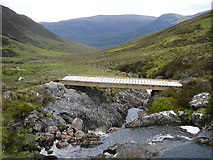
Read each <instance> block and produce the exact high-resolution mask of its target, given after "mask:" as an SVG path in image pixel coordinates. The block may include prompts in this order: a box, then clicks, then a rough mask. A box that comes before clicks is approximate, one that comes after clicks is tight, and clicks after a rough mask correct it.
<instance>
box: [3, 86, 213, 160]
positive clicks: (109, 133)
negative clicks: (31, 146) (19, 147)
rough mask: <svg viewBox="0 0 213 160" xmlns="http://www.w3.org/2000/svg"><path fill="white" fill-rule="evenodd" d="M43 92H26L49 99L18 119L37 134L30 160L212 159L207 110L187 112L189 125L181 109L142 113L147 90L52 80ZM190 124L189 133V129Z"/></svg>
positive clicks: (6, 94)
mask: <svg viewBox="0 0 213 160" xmlns="http://www.w3.org/2000/svg"><path fill="white" fill-rule="evenodd" d="M42 90H43V93H45V94H44V95H41V93H40V92H36V91H30V94H31V95H32V96H33V97H34V98H35V99H36V100H38V99H39V100H40V99H42V96H44V97H45V98H46V97H48V102H46V101H45V103H44V102H43V103H42V105H43V107H42V108H40V109H37V110H33V111H31V112H29V114H28V115H27V116H26V118H25V119H24V121H23V125H24V127H26V128H28V130H29V131H30V134H33V135H35V136H36V140H35V141H36V142H35V143H36V149H37V150H38V151H39V152H40V154H35V155H34V158H37V157H55V158H94V157H116V158H153V157H156V158H195V157H196V158H197V157H200V158H209V157H211V147H212V138H211V136H209V134H206V133H209V132H211V131H212V127H210V128H205V127H206V126H205V125H204V124H209V121H207V119H208V116H207V115H206V114H201V113H193V114H191V115H190V116H192V118H191V119H190V123H188V122H189V121H186V120H183V119H182V115H183V114H184V111H180V112H178V113H176V112H174V111H173V110H170V111H164V112H159V113H154V114H147V110H148V108H147V102H148V100H149V99H150V94H149V93H147V92H146V91H145V90H116V91H113V90H110V89H102V90H98V89H95V88H89V87H88V88H87V87H86V88H85V87H79V88H69V87H67V86H64V85H63V84H60V83H56V82H50V83H48V84H46V85H45V86H43V87H42ZM28 94H29V93H28ZM4 97H5V98H7V99H11V100H13V99H15V98H17V94H16V93H13V92H6V93H5V94H4ZM198 97H199V99H200V96H198ZM201 99H202V98H201ZM194 102H196V103H193V104H198V102H199V101H197V100H194ZM204 102H205V103H206V101H204ZM199 104H200V103H199ZM204 120H205V121H204ZM200 122H202V123H200ZM186 125H190V126H186ZM192 128H193V130H194V132H191V133H189V129H192ZM199 130H200V132H199ZM204 133H205V134H204ZM184 148H185V149H184ZM191 148H193V150H191ZM185 150H187V152H184V151H185ZM197 150H199V151H201V152H197Z"/></svg>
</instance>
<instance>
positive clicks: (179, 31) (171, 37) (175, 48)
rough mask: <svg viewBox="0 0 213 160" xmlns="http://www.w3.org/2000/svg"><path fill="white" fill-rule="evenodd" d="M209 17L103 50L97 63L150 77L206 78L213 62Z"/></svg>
mask: <svg viewBox="0 0 213 160" xmlns="http://www.w3.org/2000/svg"><path fill="white" fill-rule="evenodd" d="M211 18H212V16H211V12H209V13H206V14H203V15H201V16H198V17H196V18H193V19H190V20H188V21H185V22H182V23H180V24H178V25H175V26H173V27H170V28H167V29H165V30H161V31H157V32H154V33H151V34H148V35H145V36H143V37H139V38H137V39H134V40H132V41H129V42H126V43H123V44H121V45H118V46H115V47H112V48H109V49H106V50H105V51H103V52H102V54H101V55H100V56H99V57H98V58H97V60H96V63H97V64H99V65H104V66H105V67H107V68H110V69H115V70H120V71H123V72H133V73H136V74H138V75H143V76H144V77H149V78H155V77H157V76H164V77H165V78H173V79H185V78H186V77H184V76H185V75H186V76H187V77H202V78H203V79H206V78H207V79H209V78H210V77H211V67H207V66H210V64H211V63H212V62H211ZM197 64H199V65H197ZM193 71H194V72H193ZM206 75H208V76H206Z"/></svg>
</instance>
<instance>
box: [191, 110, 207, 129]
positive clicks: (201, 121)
mask: <svg viewBox="0 0 213 160" xmlns="http://www.w3.org/2000/svg"><path fill="white" fill-rule="evenodd" d="M191 118H192V123H193V124H194V125H196V126H198V127H202V126H205V125H206V124H208V123H209V122H210V120H211V118H210V116H209V115H207V114H205V113H196V112H195V113H193V114H192V116H191Z"/></svg>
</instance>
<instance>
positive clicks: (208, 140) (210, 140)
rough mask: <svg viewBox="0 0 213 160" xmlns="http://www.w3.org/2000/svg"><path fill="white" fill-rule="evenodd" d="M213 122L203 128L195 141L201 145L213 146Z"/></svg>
mask: <svg viewBox="0 0 213 160" xmlns="http://www.w3.org/2000/svg"><path fill="white" fill-rule="evenodd" d="M212 132H213V124H211V125H209V126H207V127H206V128H204V129H202V130H201V131H200V132H199V133H198V134H197V136H196V138H195V141H196V143H198V144H201V145H211V146H213V137H212Z"/></svg>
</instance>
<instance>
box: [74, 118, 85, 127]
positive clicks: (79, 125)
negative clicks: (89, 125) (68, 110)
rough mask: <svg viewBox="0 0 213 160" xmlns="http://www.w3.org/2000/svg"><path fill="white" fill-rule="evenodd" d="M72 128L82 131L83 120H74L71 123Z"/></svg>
mask: <svg viewBox="0 0 213 160" xmlns="http://www.w3.org/2000/svg"><path fill="white" fill-rule="evenodd" d="M72 126H73V127H74V128H75V129H77V130H82V129H83V120H82V119H80V118H75V119H74V120H73V121H72Z"/></svg>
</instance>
